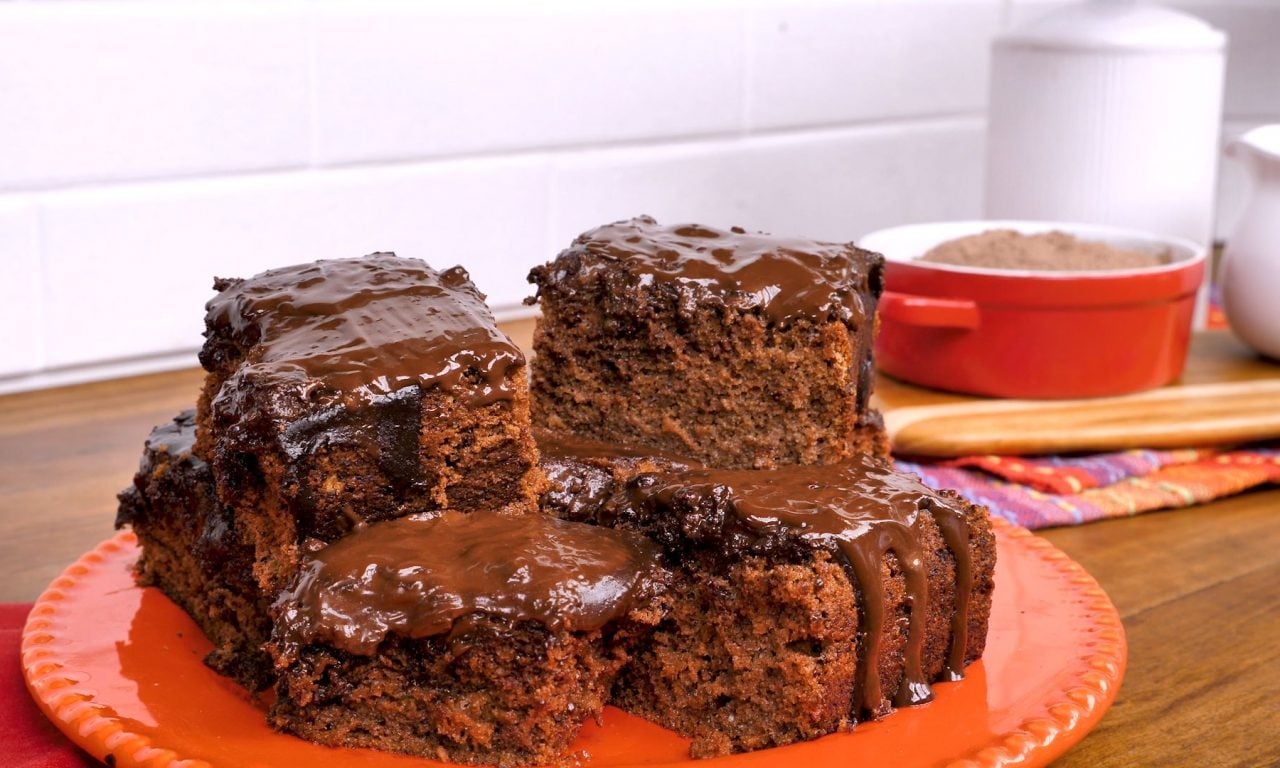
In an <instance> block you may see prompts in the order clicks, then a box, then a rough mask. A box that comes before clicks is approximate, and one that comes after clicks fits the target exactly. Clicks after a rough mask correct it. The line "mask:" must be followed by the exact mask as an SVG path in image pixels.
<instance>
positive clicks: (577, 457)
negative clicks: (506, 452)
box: [533, 427, 702, 521]
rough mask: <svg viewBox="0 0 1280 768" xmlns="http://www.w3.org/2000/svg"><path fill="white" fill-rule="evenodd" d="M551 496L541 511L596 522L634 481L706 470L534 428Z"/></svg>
mask: <svg viewBox="0 0 1280 768" xmlns="http://www.w3.org/2000/svg"><path fill="white" fill-rule="evenodd" d="M533 438H534V440H535V441H536V442H537V444H538V453H539V455H540V456H541V465H542V471H543V472H544V473H545V474H546V476H547V486H548V487H547V491H546V493H544V494H542V499H541V501H540V502H539V507H540V508H541V509H542V511H543V512H546V513H547V514H551V515H555V516H556V517H559V518H560V519H562V520H575V521H594V520H595V519H596V518H597V517H598V516H599V513H600V510H601V508H603V507H604V504H605V502H607V501H608V500H609V499H610V498H611V497H612V496H613V495H614V494H615V493H617V492H618V491H620V490H622V488H623V487H624V486H625V485H626V483H627V481H628V480H630V479H631V478H633V477H635V476H637V475H640V474H644V473H646V472H671V471H678V470H684V469H693V468H695V467H701V466H702V465H701V464H699V463H698V462H696V461H694V460H693V459H686V458H684V457H682V456H675V455H673V454H668V453H663V452H662V451H654V450H646V449H644V448H635V447H633V446H627V445H618V444H616V443H605V442H601V441H598V440H590V439H588V438H584V437H579V436H577V435H571V434H568V433H565V432H555V431H552V430H549V429H540V428H536V427H535V428H534V430H533Z"/></svg>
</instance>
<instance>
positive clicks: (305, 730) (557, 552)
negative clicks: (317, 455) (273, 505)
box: [270, 512, 666, 766]
mask: <svg viewBox="0 0 1280 768" xmlns="http://www.w3.org/2000/svg"><path fill="white" fill-rule="evenodd" d="M659 561H660V552H659V550H658V548H657V547H656V546H655V545H653V544H652V543H651V542H649V541H647V540H645V539H644V538H643V537H640V536H638V535H635V534H629V533H627V532H625V531H614V530H608V529H605V528H600V527H596V526H591V525H585V524H581V523H570V522H565V521H562V520H558V519H555V518H552V517H546V516H542V515H525V516H508V515H503V514H495V513H485V512H476V513H474V514H470V515H464V514H461V513H457V512H445V513H443V514H440V515H438V516H435V517H432V518H426V519H424V518H420V517H407V518H401V519H398V520H393V521H389V522H381V523H375V524H373V525H370V526H368V527H367V528H364V529H362V530H358V531H356V532H355V533H352V534H350V535H348V536H347V537H345V538H343V539H341V540H339V541H337V542H335V543H333V544H330V545H329V546H327V547H325V548H323V549H321V550H319V551H318V552H315V553H314V554H312V555H310V556H309V560H308V562H307V564H306V565H305V566H304V568H303V570H302V571H301V573H300V575H299V577H298V578H297V579H296V581H295V582H294V583H293V584H292V585H290V588H289V589H288V590H287V591H286V592H285V593H284V594H283V595H282V596H281V598H280V600H279V601H278V602H277V604H276V610H277V611H278V612H279V619H278V623H277V625H276V630H275V635H274V641H273V645H272V648H273V651H274V653H275V654H276V659H277V666H278V668H279V669H280V682H279V684H278V685H277V686H276V693H277V700H276V703H275V705H274V706H273V707H272V709H271V713H270V719H271V721H272V723H273V724H274V725H276V726H277V727H280V728H283V729H286V730H289V731H292V732H294V733H297V734H299V735H301V736H303V737H305V738H308V739H311V740H313V741H317V742H320V743H323V744H334V745H343V746H357V747H375V748H378V749H387V750H393V751H397V752H406V753H409V754H415V755H423V756H427V757H434V758H439V759H443V760H450V761H453V762H465V763H496V764H498V765H501V766H510V765H528V764H532V763H548V762H552V761H553V760H555V759H557V758H559V757H560V756H561V755H562V754H563V752H564V751H565V748H566V746H567V745H568V744H569V742H570V741H571V740H572V739H573V737H574V736H575V734H576V733H577V731H578V727H579V726H580V725H581V723H582V722H583V721H584V720H585V719H586V718H588V717H592V716H597V715H598V714H599V713H600V711H601V709H602V708H603V707H604V704H605V700H606V697H607V695H608V692H609V689H610V687H611V685H612V683H613V680H614V678H615V676H616V675H617V672H618V670H619V669H620V668H621V667H622V665H623V664H624V663H625V662H626V661H627V659H628V651H629V649H630V647H631V646H632V645H633V644H634V643H635V641H636V640H637V639H639V638H641V637H642V636H643V635H645V634H646V633H647V631H648V630H649V629H650V628H651V627H652V626H653V625H654V624H655V623H657V621H658V620H659V619H660V618H661V616H662V607H661V595H662V590H663V586H664V580H665V576H666V574H665V572H664V571H663V570H662V568H661V566H660V565H659Z"/></svg>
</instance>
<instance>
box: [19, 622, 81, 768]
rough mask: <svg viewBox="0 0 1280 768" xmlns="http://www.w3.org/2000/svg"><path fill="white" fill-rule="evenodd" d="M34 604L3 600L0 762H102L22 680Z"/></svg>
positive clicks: (57, 766) (37, 766)
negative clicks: (43, 708) (52, 718)
mask: <svg viewBox="0 0 1280 768" xmlns="http://www.w3.org/2000/svg"><path fill="white" fill-rule="evenodd" d="M30 612H31V604H30V603H0V763H3V764H4V765H6V766H9V768H85V766H100V765H101V764H100V763H99V762H98V761H97V760H94V759H93V758H91V757H89V755H87V754H85V753H84V752H82V751H81V750H80V748H79V747H77V746H76V745H74V744H72V743H71V742H70V741H69V740H68V739H67V737H65V736H63V735H62V732H61V731H59V730H58V729H57V728H56V727H54V725H53V723H50V722H49V721H48V720H47V719H46V718H45V716H44V715H43V714H42V713H41V712H40V710H39V709H38V708H37V707H36V703H35V702H34V701H32V700H31V694H29V693H27V686H26V683H25V682H23V680H22V650H21V649H22V625H23V624H25V623H26V622H27V614H28V613H30Z"/></svg>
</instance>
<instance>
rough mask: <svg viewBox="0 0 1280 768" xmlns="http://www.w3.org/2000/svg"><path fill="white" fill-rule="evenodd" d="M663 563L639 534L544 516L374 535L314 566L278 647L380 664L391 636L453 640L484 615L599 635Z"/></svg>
mask: <svg viewBox="0 0 1280 768" xmlns="http://www.w3.org/2000/svg"><path fill="white" fill-rule="evenodd" d="M660 557H661V556H660V552H659V550H658V548H657V547H656V546H654V545H653V544H651V543H650V542H648V541H646V540H645V539H643V538H641V537H639V536H637V535H635V534H632V533H628V532H625V531H615V530H610V529H606V528H599V527H596V526H591V525H585V524H581V523H571V522H566V521H563V520H557V519H556V518H553V517H547V516H543V515H526V516H508V515H503V514H499V513H487V512H482V513H472V514H470V515H465V514H462V513H458V512H445V513H442V514H441V515H439V516H435V517H430V518H425V519H423V518H419V517H405V518H400V519H397V520H391V521H387V522H381V523H375V524H373V525H370V526H368V527H365V528H363V529H361V530H358V531H356V532H355V533H353V534H351V535H349V536H347V537H345V538H342V539H340V540H338V541H337V542H335V543H333V544H330V545H329V546H327V547H325V548H324V549H321V550H320V551H319V552H317V553H315V554H314V555H312V556H311V560H310V562H309V563H307V564H306V565H305V566H304V568H303V570H302V572H301V573H300V575H299V577H298V579H297V580H296V581H295V582H294V584H293V585H292V586H291V587H290V588H289V589H288V590H286V591H285V592H283V593H282V594H281V596H280V598H279V599H278V600H277V601H276V604H275V606H274V608H275V611H276V612H277V615H278V617H279V618H278V620H277V628H276V640H277V642H279V643H280V645H281V647H282V648H284V649H285V650H286V652H290V651H296V649H297V648H299V647H300V646H302V645H306V644H309V643H314V642H320V643H325V644H329V645H332V646H334V647H337V648H339V649H341V650H344V651H347V652H349V653H353V654H359V655H370V654H372V653H374V652H375V651H376V650H377V648H378V645H379V644H380V643H381V642H382V641H383V640H384V639H385V638H386V637H387V636H388V635H392V634H394V635H397V636H402V637H408V638H413V639H417V638H424V637H432V636H436V635H443V634H445V633H448V632H450V631H451V630H454V629H455V628H456V627H457V626H459V625H460V624H459V622H461V625H466V624H467V623H468V622H466V621H463V620H465V619H468V618H469V617H475V616H477V615H480V616H487V617H493V618H496V619H499V620H505V621H510V622H518V621H535V622H538V623H540V624H542V625H543V626H545V627H546V628H547V629H549V630H551V631H553V632H554V631H562V630H563V631H570V632H589V631H593V630H597V629H600V628H602V627H604V626H605V625H607V624H609V623H610V622H612V621H615V620H617V619H619V618H622V617H623V616H625V615H626V614H627V613H628V612H629V611H631V610H632V608H633V607H637V606H638V605H639V604H640V601H642V600H644V599H648V598H649V597H651V596H652V595H654V594H655V593H656V590H657V589H659V588H660V585H661V583H662V578H663V576H662V573H663V572H662V570H661V567H660V565H659V561H660Z"/></svg>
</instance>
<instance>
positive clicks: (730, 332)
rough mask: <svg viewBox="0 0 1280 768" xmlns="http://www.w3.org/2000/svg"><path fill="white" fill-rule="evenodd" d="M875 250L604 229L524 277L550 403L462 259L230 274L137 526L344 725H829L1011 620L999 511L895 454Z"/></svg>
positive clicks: (501, 734) (285, 692)
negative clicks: (880, 384)
mask: <svg viewBox="0 0 1280 768" xmlns="http://www.w3.org/2000/svg"><path fill="white" fill-rule="evenodd" d="M882 266H883V263H882V259H881V258H880V257H879V256H878V255H876V254H872V253H869V252H866V251H860V250H858V249H857V248H854V247H853V246H850V245H837V244H830V243H821V242H814V241H806V240H783V239H780V238H774V237H770V236H767V235H751V234H747V233H746V232H744V231H742V230H741V229H733V230H729V231H722V230H715V229H711V228H707V227H702V226H698V225H684V226H677V227H661V226H659V225H658V224H657V223H656V222H654V221H653V220H652V219H648V218H640V219H634V220H632V221H628V222H619V223H617V224H613V225H609V226H606V227H601V228H599V229H597V230H593V231H592V232H588V233H586V234H584V235H583V236H581V237H579V238H578V240H577V241H575V243H574V244H573V246H572V247H570V248H569V249H568V250H566V251H564V252H563V253H561V254H560V256H559V257H558V258H557V259H556V260H555V261H554V262H552V263H551V264H548V265H546V266H543V267H538V268H536V269H534V270H533V272H532V274H531V275H530V279H531V280H532V281H533V282H535V283H536V284H537V286H538V297H537V299H538V301H539V302H540V303H541V304H542V309H543V317H542V319H541V320H540V321H539V324H538V328H537V331H536V334H535V349H536V351H537V352H538V355H539V357H538V364H537V366H536V370H535V371H534V372H533V377H534V378H533V383H532V387H533V393H534V398H533V402H532V404H531V398H530V384H529V382H528V381H527V380H526V366H525V360H524V357H523V356H522V354H521V353H520V351H519V350H518V348H517V347H516V346H515V345H514V344H512V342H511V341H510V340H509V339H508V338H507V337H506V336H504V335H503V334H502V333H501V332H499V331H498V330H497V328H496V325H495V323H494V321H493V317H492V315H491V314H490V312H489V310H488V308H487V307H486V306H485V304H484V297H483V296H482V295H481V294H480V293H479V292H478V291H477V290H476V289H475V287H474V286H473V285H472V284H471V282H470V280H469V278H468V277H467V274H466V272H465V271H463V270H462V269H461V268H460V267H455V268H453V269H450V270H445V271H443V272H438V271H436V270H433V269H431V268H430V267H428V266H426V265H425V264H423V263H422V262H420V261H415V260H411V259H401V258H397V257H396V256H394V255H392V254H373V255H371V256H367V257H365V258H363V259H355V260H349V261H320V262H315V263H312V264H304V265H298V266H293V267H285V268H282V269H274V270H270V271H267V272H263V273H262V274H259V275H257V276H255V277H252V278H249V279H247V280H217V281H216V282H215V289H216V290H217V291H218V292H219V293H218V295H217V296H215V297H214V298H213V299H212V300H211V301H210V302H209V304H208V305H207V307H206V309H207V315H206V327H207V330H206V342H205V345H204V348H203V350H202V351H201V354H200V360H201V363H202V364H203V365H204V367H205V369H206V370H207V371H208V376H207V378H206V383H205V386H204V389H203V392H202V394H201V398H200V402H199V406H198V409H197V412H196V414H195V415H194V416H193V414H192V413H190V412H188V413H184V414H182V415H181V416H179V417H178V418H177V419H176V420H175V421H174V423H173V424H171V425H165V426H163V427H160V428H157V430H156V431H155V432H153V434H152V437H151V439H150V440H149V441H148V443H147V448H146V452H145V454H144V456H143V460H142V464H141V467H140V469H139V472H138V475H137V476H136V477H135V481H134V485H133V487H132V488H130V489H128V490H126V491H125V492H123V493H122V494H121V499H120V510H119V514H118V518H117V526H122V525H126V524H128V525H132V526H133V527H134V529H135V531H136V532H137V535H138V538H139V541H140V542H141V544H142V549H143V554H142V556H141V558H140V560H139V564H138V573H139V578H140V580H141V582H142V583H146V584H155V585H156V586H158V587H160V588H161V589H163V590H164V591H165V592H166V593H167V594H168V595H169V596H170V597H171V598H173V599H174V601H175V602H177V603H178V604H179V605H180V606H181V607H182V608H183V609H184V610H186V611H187V612H188V613H189V614H191V616H192V617H193V619H195V621H196V622H197V623H198V624H199V625H200V626H201V628H202V629H203V630H204V632H205V633H206V634H207V635H208V636H209V638H210V639H211V640H212V641H213V643H214V645H215V651H214V652H213V653H212V654H210V658H209V663H210V664H211V665H212V666H214V668H215V669H218V670H219V671H221V672H223V673H224V674H229V675H231V676H233V677H235V678H236V679H237V680H239V681H241V682H242V683H244V684H245V685H247V686H249V687H251V688H254V689H257V688H260V687H261V686H263V685H265V684H267V683H270V682H272V681H273V680H274V686H275V688H274V694H275V698H274V703H273V704H272V705H271V709H270V712H269V715H268V719H269V721H270V722H271V723H272V724H273V725H274V726H275V727H277V728H280V729H283V730H287V731H290V732H292V733H295V734H297V735H299V736H302V737H304V738H307V739H311V740H313V741H317V742H320V743H323V744H330V745H336V746H354V747H371V748H376V749H384V750H391V751H396V752H403V753H408V754H413V755H421V756H426V757H432V758H437V759H444V760H450V761H454V762H466V763H496V764H499V765H503V766H514V765H528V764H537V763H549V762H555V761H561V760H565V759H567V757H566V756H565V754H564V752H565V750H566V748H567V746H568V745H569V744H570V742H571V741H572V739H573V738H574V736H575V735H576V733H577V731H578V728H579V726H580V725H581V723H582V722H583V720H584V719H585V718H587V717H591V716H595V715H598V714H599V712H600V711H601V709H602V708H603V706H604V705H605V704H606V703H609V702H612V703H614V704H617V705H619V706H621V707H623V708H624V709H626V710H628V711H630V712H633V713H635V714H638V715H641V716H644V717H647V718H650V719H652V720H654V721H655V722H658V723H660V724H662V725H665V726H667V727H669V728H672V729H674V730H676V731H678V732H680V733H682V734H684V735H686V736H688V737H690V738H692V739H693V747H692V752H693V754H694V755H696V756H709V755H717V754H724V753H729V752H737V751H745V750H751V749H758V748H763V747H769V746H775V745H782V744H787V743H791V742H794V741H799V740H803V739H809V738H814V737H817V736H821V735H824V734H827V733H831V732H833V731H836V730H839V729H841V728H844V727H848V726H850V725H852V724H853V723H854V722H856V721H858V720H860V719H866V718H872V717H878V716H881V715H883V714H885V713H887V712H888V711H890V710H891V709H892V708H894V707H895V706H903V705H909V704H914V703H919V702H921V701H925V700H927V699H928V698H929V697H930V696H931V687H930V686H931V684H932V683H933V682H936V681H939V680H951V679H956V678H958V677H960V676H961V675H962V674H963V670H964V668H965V665H966V664H967V663H969V662H970V661H972V660H973V659H976V658H977V657H978V656H979V655H980V654H981V653H982V649H983V646H984V643H985V636H986V626H987V619H988V615H989V611H990V600H991V590H992V583H991V578H992V570H993V566H994V557H995V554H994V543H993V537H992V533H991V528H990V523H989V521H988V520H987V518H986V514H985V511H984V510H982V509H981V508H979V507H975V506H973V505H971V504H968V503H966V502H964V501H963V500H961V499H960V498H959V497H958V496H955V495H954V494H951V493H948V492H943V493H938V492H935V491H932V490H930V489H928V488H926V487H924V486H923V485H921V484H920V483H919V481H918V480H916V479H915V478H914V477H911V476H906V475H901V474H898V473H895V472H893V471H892V469H891V468H890V467H889V465H888V463H887V462H886V461H885V460H884V459H883V458H881V457H880V455H881V454H885V453H886V451H887V443H886V440H885V436H884V432H883V428H882V426H881V424H880V421H879V415H878V414H877V413H876V412H875V411H874V410H873V409H871V408H870V407H869V406H868V400H867V398H868V397H869V395H870V388H871V341H872V335H873V331H874V313H875V307H876V301H877V298H878V296H879V294H880V291H881V272H882ZM531 416H532V420H535V421H537V422H538V423H539V424H540V425H541V426H542V427H543V428H542V429H534V428H533V427H532V426H531ZM535 441H536V442H535ZM539 447H540V448H541V458H539ZM548 478H549V480H548Z"/></svg>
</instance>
